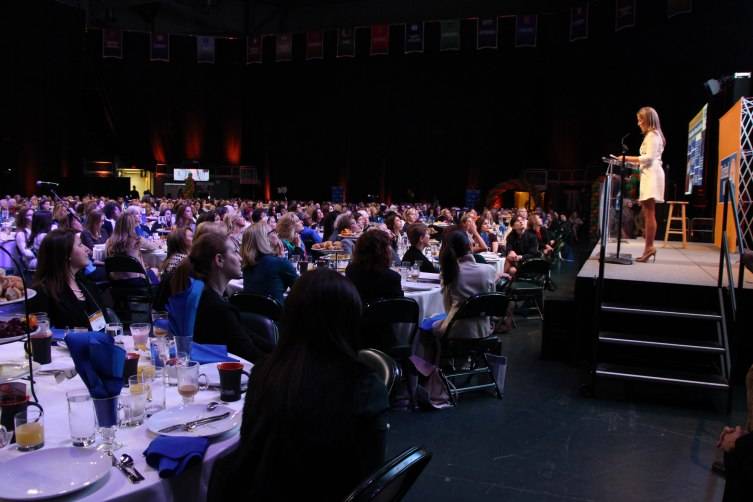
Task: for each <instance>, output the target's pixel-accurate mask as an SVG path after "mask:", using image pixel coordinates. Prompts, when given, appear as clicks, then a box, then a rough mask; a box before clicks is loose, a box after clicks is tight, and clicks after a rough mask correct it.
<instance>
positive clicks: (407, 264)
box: [400, 261, 413, 281]
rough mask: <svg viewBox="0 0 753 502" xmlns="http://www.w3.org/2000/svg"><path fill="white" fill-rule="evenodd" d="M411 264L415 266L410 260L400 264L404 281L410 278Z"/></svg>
mask: <svg viewBox="0 0 753 502" xmlns="http://www.w3.org/2000/svg"><path fill="white" fill-rule="evenodd" d="M411 266H413V264H412V263H411V262H409V261H404V262H402V263H401V264H400V276H401V278H402V279H403V280H404V281H407V280H408V276H409V275H410V268H411Z"/></svg>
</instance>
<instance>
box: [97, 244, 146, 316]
mask: <svg viewBox="0 0 753 502" xmlns="http://www.w3.org/2000/svg"><path fill="white" fill-rule="evenodd" d="M105 271H106V273H107V277H108V279H109V284H110V287H109V293H110V297H111V298H112V302H113V308H114V310H115V313H116V314H117V316H118V317H119V318H120V319H121V320H122V322H123V323H125V324H131V323H134V322H152V301H153V299H154V294H153V292H152V285H151V283H150V282H149V278H148V276H147V274H146V270H144V267H143V265H142V264H141V262H140V261H139V260H137V259H136V258H134V257H132V256H110V257H108V258H106V259H105ZM114 273H132V274H140V275H139V277H134V278H132V279H113V278H112V274H114Z"/></svg>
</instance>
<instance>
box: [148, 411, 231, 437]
mask: <svg viewBox="0 0 753 502" xmlns="http://www.w3.org/2000/svg"><path fill="white" fill-rule="evenodd" d="M229 416H230V412H229V411H228V412H225V413H223V414H222V415H216V416H213V417H206V418H200V419H199V420H192V421H191V422H186V423H185V424H176V425H171V426H169V427H165V428H164V429H160V430H159V431H158V432H159V433H160V434H166V433H168V432H175V431H177V430H181V429H182V430H188V429H190V428H192V427H198V426H200V425H205V424H209V423H212V422H217V421H219V420H224V419H226V418H227V417H229Z"/></svg>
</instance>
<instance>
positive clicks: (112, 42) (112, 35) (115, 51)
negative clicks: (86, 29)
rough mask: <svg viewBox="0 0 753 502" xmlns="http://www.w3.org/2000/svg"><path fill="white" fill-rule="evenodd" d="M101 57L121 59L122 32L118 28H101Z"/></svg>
mask: <svg viewBox="0 0 753 502" xmlns="http://www.w3.org/2000/svg"><path fill="white" fill-rule="evenodd" d="M102 57H103V58H115V59H123V32H122V31H120V30H110V29H103V30H102Z"/></svg>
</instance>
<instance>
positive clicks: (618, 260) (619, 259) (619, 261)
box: [604, 135, 633, 265]
mask: <svg viewBox="0 0 753 502" xmlns="http://www.w3.org/2000/svg"><path fill="white" fill-rule="evenodd" d="M625 138H627V135H625V136H623V137H622V161H621V163H620V185H619V195H618V196H617V197H618V198H619V205H618V206H617V253H616V254H612V255H609V256H608V257H607V258H606V259H605V260H604V261H606V262H607V263H613V264H615V265H632V264H633V257H632V256H631V255H626V256H620V245H621V244H622V208H623V206H624V205H625V192H624V191H623V190H622V184H623V176H624V175H625V164H626V162H625V157H626V156H627V150H628V148H627V145H625Z"/></svg>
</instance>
